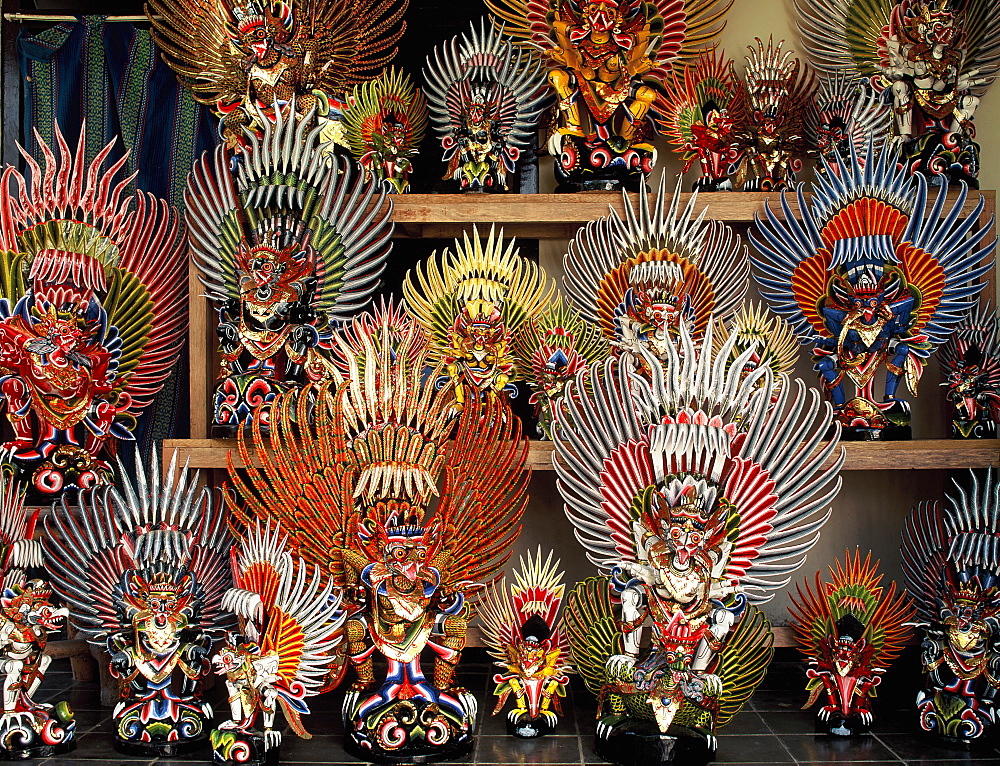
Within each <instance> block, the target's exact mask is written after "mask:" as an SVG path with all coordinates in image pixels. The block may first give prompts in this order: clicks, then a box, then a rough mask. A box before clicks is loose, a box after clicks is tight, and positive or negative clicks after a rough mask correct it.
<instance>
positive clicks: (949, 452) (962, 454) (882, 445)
mask: <svg viewBox="0 0 1000 766" xmlns="http://www.w3.org/2000/svg"><path fill="white" fill-rule="evenodd" d="M843 445H844V448H845V450H846V452H847V458H846V460H845V462H844V470H845V471H879V470H890V471H892V470H895V471H899V470H924V469H953V468H987V467H990V466H994V467H996V466H1000V440H997V439H975V440H973V439H970V440H960V439H918V440H914V441H908V442H843ZM175 449H176V450H177V452H178V460H180V461H181V462H183V461H185V460H189V461H190V465H191V467H192V468H205V469H209V468H211V469H217V468H225V467H226V455H227V454H228V452H229V450H234V457H236V458H237V463H239V460H238V456H237V455H236V454H235V449H236V440H235V439H166V440H164V442H163V456H164V460H165V461H168V460H169V459H170V455H171V453H172V451H173V450H175ZM528 465H529V466H531V468H532V469H533V470H535V471H551V470H553V469H552V443H551V442H541V441H533V442H531V444H530V446H529V448H528Z"/></svg>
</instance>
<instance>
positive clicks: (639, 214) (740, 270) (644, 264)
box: [563, 175, 750, 358]
mask: <svg viewBox="0 0 1000 766" xmlns="http://www.w3.org/2000/svg"><path fill="white" fill-rule="evenodd" d="M666 184H667V181H666V175H664V176H663V177H661V179H660V184H659V187H658V189H657V193H656V195H655V196H653V197H652V198H651V197H650V196H649V195H648V194H647V193H646V192H645V191H643V192H640V193H639V199H638V203H637V206H636V207H633V205H632V203H631V201H630V200H629V199H628V198H627V197H626V198H625V200H624V206H625V217H624V218H622V217H621V216H620V215H618V213H617V212H615V211H614V210H612V211H611V214H610V215H608V216H606V217H604V218H601V219H599V220H597V221H591V222H590V223H588V224H587V225H586V226H584V227H583V228H581V229H580V230H579V231H578V232H577V233H576V236H575V237H573V239H572V240H571V241H570V243H569V249H568V251H567V253H566V255H565V256H564V257H563V268H564V270H565V276H564V277H563V289H564V290H565V292H566V295H567V296H568V297H569V298H570V300H571V301H572V302H573V305H574V306H575V307H576V308H577V310H579V312H580V314H581V316H582V317H583V319H584V321H586V322H591V323H593V324H594V325H596V326H598V327H600V328H601V331H602V332H603V333H604V336H605V337H606V338H607V339H608V341H609V342H610V343H611V345H612V347H613V348H614V349H616V350H617V351H618V352H625V351H629V352H632V353H633V354H638V353H639V350H640V349H642V348H645V349H648V350H650V351H652V352H653V354H654V355H655V356H656V357H659V358H663V357H665V355H666V353H667V351H666V349H667V347H668V346H671V345H673V344H674V343H675V342H676V338H677V335H678V332H679V328H680V326H681V325H682V324H683V325H685V326H687V327H688V329H689V331H690V332H691V333H692V335H693V337H694V338H695V340H696V341H699V340H700V338H701V337H702V336H703V334H704V332H705V328H706V327H707V326H708V322H709V320H710V319H711V318H712V317H713V316H714V317H717V318H718V319H720V320H725V319H728V318H729V317H730V316H731V314H732V312H734V311H735V310H736V308H737V306H739V304H740V302H741V301H742V300H743V296H744V295H745V293H746V290H747V287H748V285H749V282H750V263H749V260H748V259H747V254H746V245H744V244H742V243H741V242H740V238H739V236H738V235H737V234H736V232H735V231H733V229H731V228H730V227H729V226H728V225H726V224H724V223H722V222H721V221H715V220H711V219H709V220H708V221H706V220H705V215H706V213H707V210H704V211H702V212H701V213H700V214H696V213H695V209H696V208H695V206H696V205H697V196H696V195H692V196H691V198H690V199H689V200H688V203H687V205H685V206H684V208H683V209H681V207H680V194H679V185H678V190H677V192H675V194H674V196H673V197H672V198H669V199H668V196H667V191H666Z"/></svg>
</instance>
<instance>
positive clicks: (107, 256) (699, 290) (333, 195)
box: [0, 111, 1000, 498]
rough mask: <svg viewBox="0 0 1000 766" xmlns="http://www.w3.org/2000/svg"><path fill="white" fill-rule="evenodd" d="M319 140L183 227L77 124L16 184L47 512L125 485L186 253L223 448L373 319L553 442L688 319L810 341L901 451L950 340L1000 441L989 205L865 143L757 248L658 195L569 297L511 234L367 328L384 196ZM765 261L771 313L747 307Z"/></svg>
mask: <svg viewBox="0 0 1000 766" xmlns="http://www.w3.org/2000/svg"><path fill="white" fill-rule="evenodd" d="M80 140H81V141H83V140H84V139H83V137H82V136H81V139H80ZM325 146H326V143H325V142H324V141H323V140H322V123H321V122H310V121H309V120H307V119H305V118H303V119H301V120H286V119H284V117H283V116H282V115H281V113H280V111H279V112H278V113H277V117H276V119H275V121H274V122H270V121H265V123H264V128H263V131H262V135H261V136H260V137H259V138H258V137H257V136H255V135H248V147H247V148H246V150H245V152H246V161H245V162H243V163H240V164H238V165H237V166H236V167H235V168H234V167H232V166H231V164H230V162H229V157H230V155H229V152H228V150H227V149H226V148H225V147H222V146H220V147H218V148H217V149H216V150H215V151H214V152H211V153H206V154H205V155H204V156H203V157H202V158H201V159H200V160H199V161H198V162H196V163H195V166H194V168H193V169H192V171H191V174H190V176H189V180H188V190H187V196H186V203H187V211H186V216H185V217H186V224H187V225H186V227H182V225H181V222H180V217H179V216H178V214H177V213H176V212H175V211H174V210H173V209H172V208H170V207H169V206H168V205H167V204H166V203H164V202H163V201H162V200H158V199H154V198H152V197H150V196H149V195H146V194H143V193H138V192H132V191H131V187H130V186H129V183H128V182H129V180H130V179H128V178H124V177H123V175H122V174H121V172H120V170H121V165H122V163H123V162H124V160H122V161H120V162H119V163H117V164H116V165H114V166H113V167H112V168H111V169H110V170H109V172H107V173H105V174H101V172H100V170H99V168H100V158H98V159H96V160H94V162H93V163H91V164H89V165H86V164H84V163H83V161H82V151H81V150H77V152H76V153H74V152H73V151H72V150H71V149H70V148H69V146H68V145H67V143H66V141H65V140H64V139H63V137H62V135H61V134H58V132H57V146H56V147H55V148H54V149H50V148H49V147H47V146H43V151H44V162H43V163H42V164H41V165H38V164H35V163H33V162H29V165H30V166H31V170H32V174H31V176H30V178H28V179H25V178H24V177H22V176H21V175H20V174H19V173H18V172H17V171H16V170H15V169H14V168H11V167H7V168H5V169H4V171H3V173H4V178H5V179H6V181H7V183H6V185H5V186H3V188H2V189H0V220H2V225H0V237H2V238H3V242H4V245H3V252H2V253H0V261H3V264H4V268H3V269H2V273H3V275H4V276H3V278H2V279H0V340H2V342H0V372H2V375H0V399H2V402H3V405H4V409H5V414H6V417H7V419H8V421H9V423H10V425H11V427H12V429H13V438H12V439H11V440H10V441H9V442H7V444H6V448H7V449H8V450H10V451H11V453H12V459H13V462H14V463H15V464H16V465H17V466H18V469H19V472H20V474H21V476H20V478H21V480H23V481H24V483H25V484H26V486H28V487H29V489H30V491H31V493H32V495H33V496H35V497H43V498H45V497H47V498H53V497H58V496H59V495H60V494H62V493H63V492H66V491H76V490H78V489H86V488H88V487H91V486H95V485H98V484H102V483H106V482H107V481H108V480H109V477H110V475H111V470H110V466H111V463H112V461H113V455H114V454H115V452H116V445H117V444H118V443H119V442H120V441H122V440H126V441H127V440H131V439H134V438H135V430H136V423H137V418H138V417H139V416H140V415H141V414H142V412H143V411H144V410H145V409H146V408H147V407H148V406H149V404H150V403H151V402H152V401H153V399H154V397H155V396H156V394H157V392H158V391H159V390H160V388H161V387H162V385H163V384H164V381H165V380H166V379H167V377H168V376H169V375H170V372H171V370H172V368H173V367H174V365H175V363H176V360H177V358H178V356H179V355H180V353H181V350H182V348H183V344H184V335H185V330H186V327H187V301H186V297H187V296H186V289H185V287H186V277H185V272H186V269H187V263H186V252H185V250H186V247H185V246H187V249H189V250H190V252H191V257H192V258H193V259H194V262H195V264H196V266H197V268H198V270H199V272H200V276H201V280H202V283H203V284H204V286H205V289H206V293H207V295H208V298H209V299H210V300H211V301H212V303H213V305H214V306H215V308H216V310H217V312H218V326H217V334H218V338H219V344H220V345H219V350H220V360H221V372H220V380H219V383H218V385H217V386H216V389H215V394H214V403H213V425H214V426H215V428H216V429H217V430H218V431H219V432H220V433H221V434H222V435H230V436H231V435H234V434H235V433H236V432H237V431H239V430H240V429H242V428H245V427H246V425H247V424H248V423H249V422H250V421H251V419H252V418H253V417H254V416H256V417H258V419H259V420H260V422H261V423H262V427H263V429H264V432H266V431H267V428H268V427H269V426H268V421H269V418H270V415H269V412H270V409H271V407H272V405H273V402H274V400H275V398H276V397H278V396H280V395H281V394H283V393H287V392H290V391H293V390H298V389H301V388H302V387H304V386H306V385H309V384H316V385H319V384H322V383H324V382H329V381H331V380H334V379H335V378H336V376H337V375H339V374H343V373H344V372H345V371H346V370H348V369H350V363H351V362H350V360H351V358H352V357H356V356H357V355H358V354H359V353H361V351H360V345H359V344H360V343H361V337H362V336H363V334H364V333H365V332H366V331H367V330H368V329H370V327H369V326H368V325H366V324H364V323H365V322H369V323H370V322H372V321H375V322H380V323H385V324H387V325H388V326H391V327H392V328H393V332H394V333H396V334H397V335H398V336H399V337H400V338H401V339H402V338H406V339H407V341H406V344H405V346H403V347H401V348H399V349H398V350H396V351H394V353H401V354H404V355H405V356H406V358H407V359H409V360H410V363H412V364H418V363H419V364H420V365H421V366H423V367H424V368H426V371H427V372H429V371H430V370H431V369H436V370H437V373H435V374H437V375H438V376H439V378H440V381H441V382H445V381H449V382H450V383H451V384H452V385H453V386H454V390H455V396H456V401H457V402H458V403H459V406H461V405H462V404H463V403H464V402H465V401H466V399H468V398H469V397H470V396H473V395H475V396H478V397H481V398H486V399H492V398H496V397H505V396H507V395H508V394H513V393H516V391H517V387H518V386H519V385H521V384H526V385H527V387H528V389H529V390H530V394H529V395H530V399H531V402H532V403H534V405H535V406H536V411H537V414H538V419H539V427H540V430H541V431H542V433H543V435H544V436H545V437H546V438H553V437H554V434H553V433H552V423H553V420H554V417H555V412H556V408H557V406H558V400H559V399H560V398H561V397H562V395H563V391H564V388H565V386H566V384H567V382H568V381H570V380H571V379H572V378H573V377H574V376H575V375H577V374H578V373H580V372H582V371H586V370H587V369H590V368H593V367H595V366H596V365H599V364H600V363H602V362H603V361H604V360H606V359H609V358H617V357H620V356H621V355H623V354H625V353H631V354H633V355H635V356H637V357H638V358H644V357H643V354H644V353H649V354H651V355H652V357H653V358H655V359H659V360H661V361H662V360H663V359H664V358H665V356H664V355H665V354H666V353H667V349H668V348H669V347H670V346H671V345H672V344H674V343H675V342H676V338H677V335H678V333H679V332H680V329H681V328H682V327H684V328H686V329H687V331H688V332H689V333H690V334H691V336H692V338H693V339H694V342H696V343H700V342H702V340H703V338H704V335H705V330H706V327H707V325H708V323H709V321H711V320H713V319H714V320H715V324H716V328H717V329H716V334H715V338H716V340H715V343H716V344H717V345H719V346H720V347H721V344H722V342H723V340H724V339H725V338H726V337H729V336H732V337H735V338H736V341H735V343H736V345H735V346H734V350H733V353H734V354H736V353H738V352H740V351H742V350H743V349H745V348H746V347H748V344H750V343H751V342H753V341H757V346H756V350H755V352H754V356H753V364H755V365H762V364H763V365H767V366H770V367H771V368H772V370H773V371H774V372H775V373H778V372H785V371H788V370H790V369H791V367H792V366H793V365H794V363H795V360H796V358H797V356H798V354H797V352H796V350H795V346H796V338H797V339H798V341H799V342H800V343H805V344H808V345H809V346H810V347H811V348H812V354H813V356H812V358H813V363H814V367H815V369H816V371H817V373H818V375H819V380H820V385H821V387H822V388H823V389H824V390H825V391H826V392H827V394H828V396H829V398H830V400H831V402H832V404H833V415H832V418H831V420H832V421H834V422H837V423H839V424H840V425H841V427H842V430H841V435H842V437H843V438H847V439H892V438H908V437H909V431H910V428H909V424H910V412H909V403H908V402H907V400H906V398H905V395H904V393H903V391H904V389H905V390H906V391H908V392H909V393H910V394H911V395H915V394H916V393H917V384H918V382H919V380H920V377H921V374H922V371H923V367H924V365H925V364H926V361H927V359H928V357H929V356H930V355H931V354H932V353H933V352H934V351H935V349H937V348H938V347H943V350H942V354H941V362H942V367H943V370H944V373H945V378H946V381H945V382H946V385H947V388H948V397H949V399H950V401H951V402H952V403H953V405H954V416H953V422H954V431H955V434H956V435H957V436H961V437H982V436H986V437H990V436H995V434H996V422H997V417H998V414H1000V412H998V401H1000V400H998V397H1000V390H998V387H1000V368H998V351H1000V349H998V348H997V343H998V330H997V319H996V316H995V315H994V313H993V312H991V311H989V310H988V309H986V308H983V309H980V308H978V304H977V299H978V295H979V293H980V291H981V290H982V288H983V286H984V284H985V282H982V281H979V280H980V279H981V278H982V277H983V275H984V274H985V273H986V272H987V271H988V269H989V268H990V267H991V263H992V259H991V256H992V253H993V252H994V249H995V246H996V241H995V238H993V237H992V236H991V235H990V234H989V231H990V226H989V222H987V221H982V220H981V218H983V216H982V212H983V209H984V205H985V203H984V200H983V198H982V197H981V196H980V195H974V197H973V198H971V199H970V198H969V196H968V193H967V189H966V187H965V185H964V184H959V185H958V195H957V198H952V199H951V200H949V199H948V196H947V195H948V190H949V188H951V187H949V186H948V184H946V183H944V184H942V186H941V187H940V188H939V189H938V190H937V191H936V193H935V192H929V188H928V184H927V182H926V181H925V180H924V179H923V177H922V176H912V175H910V174H909V173H908V172H907V169H906V168H905V166H903V165H902V164H900V163H899V162H897V161H896V155H895V154H894V153H892V152H891V151H889V150H888V149H884V150H882V151H876V150H875V149H874V148H873V147H872V146H871V145H870V144H869V147H868V153H867V154H866V155H865V157H867V160H866V161H864V162H863V161H862V157H861V156H859V155H858V154H857V153H856V152H854V150H853V149H851V150H850V151H849V153H848V154H847V155H844V156H842V157H840V159H839V165H838V167H839V168H840V169H839V170H838V171H837V172H836V173H833V172H831V173H828V174H823V175H821V176H820V177H819V178H818V179H817V180H816V181H815V183H814V185H813V192H812V198H811V200H807V198H806V197H805V194H804V191H803V190H801V189H800V190H799V191H797V192H796V193H795V199H794V202H793V200H792V199H791V198H790V195H788V196H786V195H783V196H782V198H781V200H780V203H779V205H778V206H777V207H774V206H767V207H766V209H765V215H764V217H763V218H761V219H760V220H758V221H757V222H756V224H755V225H754V226H753V227H751V231H750V239H751V242H752V243H753V247H754V249H755V250H756V251H757V255H756V256H750V255H748V253H747V247H746V245H744V244H742V242H741V241H740V238H739V237H738V235H737V234H736V233H735V231H734V230H733V229H732V228H731V227H730V226H728V225H727V224H725V223H722V222H720V221H716V220H711V219H707V218H706V214H705V212H704V211H703V212H699V211H698V209H697V198H696V196H692V197H691V198H690V199H689V200H688V202H687V203H686V204H685V205H683V206H682V205H681V202H680V195H679V194H675V195H673V197H671V196H670V195H669V194H668V193H667V190H666V181H665V179H661V182H660V184H659V187H658V189H657V191H656V192H655V194H648V193H646V192H643V193H641V194H640V195H639V197H638V199H637V200H635V201H631V200H630V199H629V198H628V197H625V198H624V200H623V207H622V208H621V211H622V212H619V209H618V208H615V209H613V210H612V211H611V212H610V213H609V215H608V216H605V217H603V218H601V219H599V220H596V221H592V222H590V223H589V224H587V225H586V226H584V227H583V228H581V229H580V230H579V231H578V232H577V233H576V235H575V236H574V237H573V238H572V240H571V241H570V243H569V246H568V249H567V252H566V254H565V256H564V258H563V266H564V272H565V276H564V278H563V294H562V295H557V294H556V288H555V280H554V279H552V278H550V277H547V276H546V274H545V272H544V270H543V269H541V268H540V267H539V266H538V265H537V264H536V263H534V262H532V261H531V260H529V259H528V258H525V257H523V256H521V255H520V254H519V252H518V250H517V248H516V247H515V244H514V242H513V241H512V240H505V239H504V237H503V235H502V232H497V231H495V230H493V229H491V230H490V231H489V233H488V235H486V236H480V234H479V233H478V232H476V231H473V232H472V233H471V234H469V233H467V234H466V235H465V236H464V238H463V239H461V240H457V241H456V243H455V247H454V249H453V250H452V249H446V250H445V251H444V252H442V253H440V254H437V253H435V254H432V255H431V257H430V258H429V259H427V260H425V261H424V262H423V263H420V264H417V265H416V266H415V267H414V268H412V269H411V270H410V271H409V272H408V273H407V274H406V276H405V279H404V282H403V302H402V303H398V302H395V301H393V300H389V301H383V302H381V303H380V304H379V306H378V308H377V309H376V311H375V313H374V315H373V316H374V317H375V319H371V318H370V317H368V318H359V316H358V311H360V310H361V309H362V308H363V307H364V306H365V305H366V304H367V303H368V302H369V301H370V298H371V296H372V294H373V293H374V292H375V291H376V289H377V288H378V283H379V276H380V274H381V272H382V270H383V269H384V268H385V265H386V262H387V259H388V256H389V253H390V250H391V246H392V243H391V239H390V237H391V234H392V229H393V224H392V219H391V211H392V203H391V198H390V197H388V196H387V193H386V190H385V188H384V187H382V186H381V185H380V184H379V182H378V181H377V180H375V179H374V178H373V177H372V176H371V174H370V173H368V172H367V171H366V170H365V169H364V168H362V167H360V166H358V165H357V164H356V163H354V162H353V161H352V160H350V159H346V158H339V157H336V156H335V155H330V154H328V153H326V152H325V151H324V147H325ZM109 149H110V146H109V147H108V148H107V150H109ZM102 154H103V153H102ZM838 156H839V155H838ZM929 195H930V196H931V197H932V198H933V201H931V200H929V199H928V196H929ZM793 204H794V205H795V206H796V207H797V209H798V210H799V211H801V222H800V219H799V218H796V216H795V214H793V212H792V209H793ZM184 228H186V237H185V236H184ZM751 263H752V264H753V265H754V266H755V275H754V276H755V278H756V281H757V283H758V286H759V289H760V292H761V295H762V296H763V297H764V299H765V301H766V304H767V306H768V307H769V308H770V310H771V311H773V312H774V313H773V314H771V313H769V312H768V310H767V309H766V308H764V307H761V306H757V307H755V306H752V305H743V301H744V296H745V295H746V293H747V290H748V287H749V285H750V279H751V269H750V266H751ZM364 316H368V315H364ZM644 364H645V362H644ZM877 389H879V391H878V392H877Z"/></svg>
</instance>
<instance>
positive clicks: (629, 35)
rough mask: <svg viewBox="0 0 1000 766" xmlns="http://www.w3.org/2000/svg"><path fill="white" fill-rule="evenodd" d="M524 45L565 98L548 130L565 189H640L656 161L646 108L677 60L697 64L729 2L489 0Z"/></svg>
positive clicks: (717, 31)
mask: <svg viewBox="0 0 1000 766" xmlns="http://www.w3.org/2000/svg"><path fill="white" fill-rule="evenodd" d="M486 5H487V7H488V8H489V9H490V10H491V11H492V12H493V13H495V14H497V16H499V17H500V18H501V19H503V21H504V23H505V25H506V32H507V34H509V35H511V36H512V37H514V38H515V39H516V40H517V41H518V42H519V43H520V44H521V45H524V46H525V47H530V48H531V49H534V50H538V51H541V54H542V56H543V57H544V58H545V59H546V61H547V63H548V66H549V84H550V85H551V86H552V88H553V89H554V90H555V92H556V96H557V97H558V99H559V101H558V104H557V112H556V125H555V127H554V129H553V130H552V132H551V134H550V135H549V153H550V154H552V156H553V157H554V158H555V160H556V163H555V169H556V180H558V181H559V182H560V184H561V185H562V186H563V187H565V188H566V189H567V190H573V191H585V190H588V189H589V190H594V189H608V190H610V189H621V188H628V189H629V190H632V191H635V190H636V189H638V188H639V187H640V186H641V185H642V183H643V182H644V179H645V176H647V175H648V174H649V173H650V171H651V170H652V167H653V162H654V161H655V157H656V153H655V150H654V148H653V145H652V137H653V133H654V130H653V125H652V122H651V120H650V119H649V117H650V115H649V112H650V107H651V106H652V105H653V102H654V101H655V99H656V92H657V88H658V87H659V84H660V82H662V80H663V79H664V77H665V76H666V75H667V73H668V72H670V70H671V67H673V66H675V65H677V66H683V65H684V64H685V63H693V61H694V58H695V57H696V56H697V55H698V53H699V51H700V50H702V49H704V48H706V47H709V46H711V44H712V41H713V40H714V39H715V38H716V37H717V36H718V35H719V33H720V32H721V31H722V27H723V26H724V22H723V21H722V17H723V16H724V15H725V13H726V11H728V10H729V7H730V6H731V5H732V2H731V1H730V0H590V1H581V0H486Z"/></svg>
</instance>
